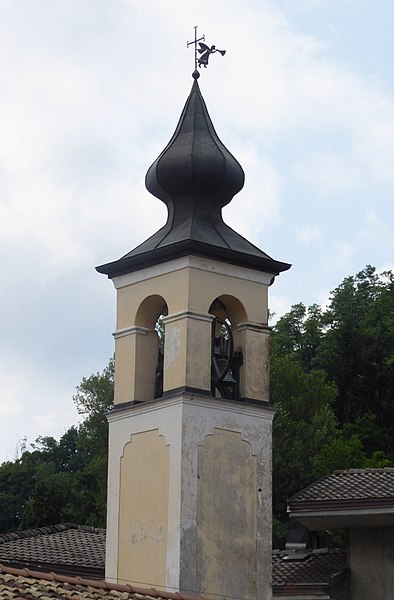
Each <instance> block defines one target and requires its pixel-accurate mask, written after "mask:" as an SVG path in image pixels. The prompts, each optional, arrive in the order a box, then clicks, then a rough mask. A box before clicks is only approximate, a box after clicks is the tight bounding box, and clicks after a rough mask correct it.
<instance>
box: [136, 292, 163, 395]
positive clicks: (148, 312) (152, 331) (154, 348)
mask: <svg viewBox="0 0 394 600" xmlns="http://www.w3.org/2000/svg"><path fill="white" fill-rule="evenodd" d="M167 315H168V307H167V303H166V301H165V300H164V298H163V297H162V296H159V295H157V294H154V295H152V296H148V297H147V298H145V300H143V301H142V302H141V304H140V306H139V308H138V310H137V314H136V318H135V325H136V328H137V329H139V330H140V331H141V333H142V334H143V335H142V336H141V340H140V343H139V348H138V354H139V356H138V357H137V363H138V364H139V365H140V369H139V372H138V375H137V376H138V379H139V380H140V381H141V383H142V387H143V389H144V390H146V391H145V392H144V396H145V397H144V398H142V400H148V399H153V398H160V397H161V396H162V395H163V365H164V324H163V321H162V319H163V317H165V316H167Z"/></svg>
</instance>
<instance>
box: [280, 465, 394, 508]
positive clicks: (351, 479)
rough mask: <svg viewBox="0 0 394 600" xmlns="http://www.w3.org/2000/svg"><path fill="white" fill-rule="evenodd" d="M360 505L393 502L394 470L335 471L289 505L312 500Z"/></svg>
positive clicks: (292, 499)
mask: <svg viewBox="0 0 394 600" xmlns="http://www.w3.org/2000/svg"><path fill="white" fill-rule="evenodd" d="M320 502H324V503H327V502H328V503H337V502H340V503H341V505H342V506H345V504H349V505H352V506H353V505H358V504H361V503H362V504H368V505H375V504H376V505H389V504H391V505H393V504H394V469H392V468H390V469H389V468H385V469H349V470H348V471H334V473H332V474H331V475H328V476H327V477H323V479H319V481H316V482H315V483H312V485H310V486H309V487H307V488H305V489H304V490H302V491H301V492H298V494H295V495H294V496H292V497H291V498H290V499H289V500H288V504H289V507H290V508H291V509H295V508H296V507H297V508H298V507H300V505H301V504H302V505H306V504H310V503H313V505H314V506H316V504H315V503H320Z"/></svg>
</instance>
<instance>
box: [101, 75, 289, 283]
mask: <svg viewBox="0 0 394 600" xmlns="http://www.w3.org/2000/svg"><path fill="white" fill-rule="evenodd" d="M197 75H198V74H197ZM193 77H194V79H195V80H194V83H193V86H192V89H191V92H190V95H189V97H188V99H187V101H186V104H185V107H184V109H183V111H182V114H181V117H180V119H179V122H178V125H177V128H176V130H175V133H174V135H173V136H172V138H171V140H170V142H169V143H168V145H167V146H166V148H165V149H164V150H163V152H162V153H161V154H160V156H159V157H158V158H157V159H156V160H155V162H154V163H153V164H152V165H151V166H150V167H149V169H148V172H147V174H146V179H145V183H146V187H147V189H148V191H149V192H151V193H152V194H153V195H154V196H156V197H157V198H159V199H160V200H162V201H163V202H164V203H165V204H166V205H167V209H168V217H167V223H166V224H165V225H164V227H162V228H161V229H159V231H157V232H156V233H155V234H154V235H152V236H151V237H150V238H148V239H147V240H146V241H145V242H143V243H142V244H140V245H139V246H137V248H135V249H134V250H132V251H131V252H129V253H128V254H126V255H125V256H123V257H122V258H120V259H119V260H117V261H114V262H111V263H108V264H106V265H102V266H100V267H97V270H98V271H99V273H105V274H106V275H108V277H115V276H117V275H121V274H124V273H128V272H131V271H134V270H137V269H140V268H142V267H144V266H148V265H151V264H156V263H160V262H164V261H167V260H171V259H172V258H177V257H179V256H187V255H192V254H194V255H199V256H205V257H211V258H214V259H217V260H221V261H225V262H229V263H232V264H239V265H243V266H246V267H250V268H254V269H258V270H261V271H266V272H268V273H272V274H278V273H279V272H281V271H285V270H286V269H288V268H289V267H290V265H288V264H287V263H282V262H278V261H275V260H273V259H272V258H271V257H270V256H268V254H266V253H265V252H263V251H262V250H260V249H259V248H257V247H256V246H254V245H253V244H251V243H250V242H248V241H247V240H246V239H245V238H243V237H242V236H241V235H239V234H238V233H236V232H235V231H234V230H233V229H231V227H229V226H228V225H226V224H225V223H224V221H223V219H222V214H221V211H222V207H223V206H225V205H226V204H228V203H229V202H230V201H231V199H232V198H233V196H234V195H235V194H237V193H238V192H239V191H240V190H241V189H242V187H243V185H244V180H245V177H244V172H243V170H242V167H241V165H240V164H239V163H238V161H237V160H236V159H235V158H234V156H233V155H232V154H231V153H230V152H229V151H228V150H227V148H226V147H225V146H224V145H223V143H222V142H221V141H220V139H219V137H218V136H217V133H216V131H215V128H214V126H213V124H212V121H211V119H210V116H209V114H208V110H207V107H206V105H205V102H204V99H203V97H202V94H201V91H200V88H199V85H198V83H197V77H196V76H195V75H194V74H193Z"/></svg>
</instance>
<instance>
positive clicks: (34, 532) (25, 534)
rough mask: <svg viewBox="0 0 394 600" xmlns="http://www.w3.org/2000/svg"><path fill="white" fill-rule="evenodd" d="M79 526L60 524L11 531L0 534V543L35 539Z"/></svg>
mask: <svg viewBox="0 0 394 600" xmlns="http://www.w3.org/2000/svg"><path fill="white" fill-rule="evenodd" d="M78 527H79V525H75V524H74V523H62V524H60V523H59V524H57V525H47V526H46V527H34V528H32V529H24V530H23V531H13V532H11V533H1V534H0V543H3V542H10V541H12V540H22V539H24V538H31V537H37V536H39V535H43V534H51V533H58V532H59V531H65V530H66V529H78Z"/></svg>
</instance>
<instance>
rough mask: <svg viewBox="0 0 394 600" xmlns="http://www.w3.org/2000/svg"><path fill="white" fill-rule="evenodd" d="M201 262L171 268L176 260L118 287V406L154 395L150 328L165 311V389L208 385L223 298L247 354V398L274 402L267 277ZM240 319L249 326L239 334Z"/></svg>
mask: <svg viewBox="0 0 394 600" xmlns="http://www.w3.org/2000/svg"><path fill="white" fill-rule="evenodd" d="M185 260H186V259H185ZM196 260H197V259H196ZM198 260H201V261H202V262H201V264H200V265H199V267H198V268H197V267H195V266H190V265H189V264H186V263H185V266H182V267H180V268H177V269H173V270H171V264H169V265H163V266H161V268H162V270H163V271H164V270H165V269H168V272H160V271H152V272H151V275H150V276H148V275H147V274H146V273H145V272H144V273H141V280H138V275H139V274H138V273H137V274H133V279H130V281H127V280H122V284H121V285H120V284H119V285H118V286H117V332H116V334H115V337H116V348H115V372H116V377H115V403H116V404H118V403H124V402H130V401H134V400H136V401H143V400H151V399H153V397H154V378H155V376H154V372H155V364H156V362H157V346H155V343H154V339H153V337H152V334H153V332H152V328H153V327H154V323H155V321H156V319H157V318H158V317H159V315H160V314H161V313H160V310H161V309H162V310H163V311H164V312H163V313H162V314H166V315H167V316H166V317H165V319H164V320H165V323H166V325H165V330H166V344H165V347H164V373H165V375H164V391H170V390H173V389H176V388H182V387H189V388H198V389H201V390H206V391H209V390H210V386H211V383H210V369H211V365H210V360H211V359H210V355H211V339H210V338H211V329H210V318H211V317H210V316H209V310H210V306H211V304H212V302H213V301H214V300H216V299H217V298H220V299H221V300H222V301H223V302H224V304H225V305H226V308H227V307H228V315H229V317H230V319H231V321H232V324H233V331H234V335H235V341H236V349H237V350H238V349H239V348H238V347H237V346H239V345H240V346H241V349H242V352H243V353H244V363H245V364H244V366H243V367H242V368H241V396H245V397H248V398H249V397H250V398H254V399H259V400H268V391H267V390H268V375H267V360H266V354H267V352H266V348H267V347H268V346H267V332H268V329H267V320H268V291H267V290H268V282H269V278H268V277H266V280H264V276H263V275H261V274H259V273H256V272H253V271H252V270H250V271H249V270H248V269H245V268H237V267H234V266H232V267H231V266H228V265H224V264H221V263H220V264H218V263H215V262H214V261H209V260H207V261H205V262H204V261H203V259H198ZM220 269H222V271H223V272H221V271H220ZM149 298H151V299H152V301H151V303H149V302H147V299H149ZM142 306H143V307H144V310H141V307H142ZM150 312H151V313H152V314H150ZM242 322H243V323H244V324H246V329H244V331H242V332H238V330H237V326H238V324H239V323H242ZM262 328H265V330H264V331H263V329H262ZM142 329H146V331H145V332H143V331H140V330H142ZM136 330H139V331H137V332H136ZM133 336H134V339H132V338H133ZM248 365H249V368H248ZM142 370H144V373H145V374H146V375H145V378H143V377H142V376H141V373H142ZM242 371H243V372H242Z"/></svg>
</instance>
